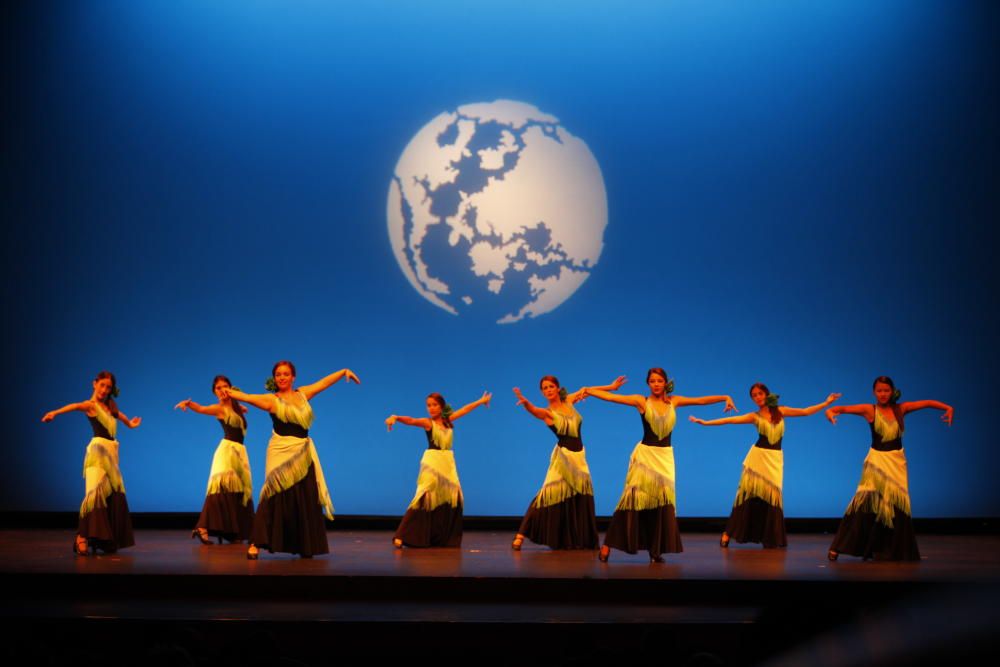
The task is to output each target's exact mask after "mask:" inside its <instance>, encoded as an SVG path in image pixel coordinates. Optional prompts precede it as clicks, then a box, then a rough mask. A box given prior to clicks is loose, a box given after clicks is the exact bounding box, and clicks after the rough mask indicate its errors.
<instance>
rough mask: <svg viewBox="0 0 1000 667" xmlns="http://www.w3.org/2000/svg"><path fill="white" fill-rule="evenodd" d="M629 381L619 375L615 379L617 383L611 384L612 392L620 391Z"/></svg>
mask: <svg viewBox="0 0 1000 667" xmlns="http://www.w3.org/2000/svg"><path fill="white" fill-rule="evenodd" d="M627 381H628V379H627V378H626V377H625V376H624V375H619V376H618V377H616V378H615V381H614V382H612V383H611V387H612V389H611V391H618V389H619V388H620V387H621V386H622V385H623V384H625V383H626V382H627Z"/></svg>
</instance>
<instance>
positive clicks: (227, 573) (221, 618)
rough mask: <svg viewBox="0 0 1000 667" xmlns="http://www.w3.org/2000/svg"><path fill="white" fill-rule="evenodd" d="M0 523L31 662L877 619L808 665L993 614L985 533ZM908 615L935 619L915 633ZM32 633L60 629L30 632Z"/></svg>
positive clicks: (706, 633)
mask: <svg viewBox="0 0 1000 667" xmlns="http://www.w3.org/2000/svg"><path fill="white" fill-rule="evenodd" d="M0 535H2V542H0V580H2V582H3V586H4V590H5V591H8V594H7V595H5V597H6V601H5V602H4V603H3V605H2V610H3V611H2V615H3V616H4V622H5V624H7V625H8V626H9V627H11V628H13V629H15V630H16V629H21V630H23V632H16V633H14V636H15V637H20V638H21V639H20V640H14V641H11V642H8V643H7V644H6V645H5V651H6V652H7V653H8V654H10V655H12V656H13V655H24V654H29V655H30V654H32V651H34V652H36V654H37V655H39V656H44V659H42V660H41V664H44V663H46V662H55V661H58V662H62V661H64V660H65V659H72V658H73V657H74V656H78V657H81V658H83V657H84V656H88V655H89V656H91V657H94V658H97V657H99V656H100V655H101V650H102V649H101V646H102V644H101V642H102V641H113V642H115V643H116V644H119V645H123V646H125V647H127V648H128V650H129V651H130V654H131V655H133V656H135V657H136V659H137V660H138V659H139V658H141V659H142V661H144V662H147V663H151V664H206V662H211V661H213V660H215V659H221V658H223V657H225V658H226V659H228V658H235V659H238V660H239V661H240V662H242V663H243V664H263V662H270V663H271V664H274V663H275V662H276V661H277V662H281V661H282V660H285V661H290V662H287V664H321V663H324V662H328V661H330V660H332V659H334V658H335V655H344V654H359V655H360V654H365V653H367V652H370V651H374V652H376V653H379V654H386V655H401V654H410V653H411V652H412V651H414V650H418V649H415V648H414V647H416V646H418V647H420V648H419V652H420V653H421V654H423V655H425V656H426V655H428V654H427V651H432V652H433V651H441V652H444V653H450V652H452V651H462V652H468V651H474V652H476V653H477V654H478V653H479V652H482V651H486V653H487V655H484V656H483V659H482V660H479V661H480V662H493V661H494V660H493V658H496V659H497V660H498V661H499V660H500V659H502V658H503V657H504V656H505V655H508V652H509V651H514V652H515V653H516V654H517V655H520V656H521V658H520V659H519V660H517V661H519V662H526V663H528V664H530V663H534V662H539V661H543V660H544V661H547V662H549V663H550V664H589V662H591V661H597V662H604V661H608V660H614V659H616V658H622V657H625V656H635V657H637V658H638V657H655V656H661V657H664V658H665V657H666V656H667V655H674V656H677V657H678V659H679V664H746V663H756V662H761V661H764V660H767V659H770V658H774V657H775V656H781V655H782V654H784V653H785V652H787V651H789V650H793V649H796V650H799V651H814V652H815V651H816V650H820V649H816V648H815V647H816V646H822V645H823V644H822V642H824V641H826V642H829V641H836V645H837V646H840V644H841V643H842V642H841V641H840V640H831V639H830V638H831V637H837V635H836V633H850V632H851V631H852V629H854V630H857V631H860V630H864V629H865V628H868V629H869V630H870V629H871V628H873V627H878V624H879V623H882V624H886V623H888V624H890V626H889V627H890V629H889V630H888V631H887V634H885V636H884V637H882V639H880V640H879V641H878V642H876V643H875V644H871V642H872V641H873V640H872V637H871V636H866V637H867V638H865V639H864V641H863V642H862V644H861V645H860V647H859V646H856V645H855V646H853V648H852V649H851V651H853V652H856V651H858V650H861V651H862V652H863V653H862V658H864V657H865V656H867V657H868V658H871V659H870V660H868V659H861V660H860V661H857V660H854V661H853V662H852V661H851V660H847V661H846V662H844V661H840V662H838V661H837V660H833V661H832V662H829V661H827V662H825V663H824V660H825V659H826V658H824V657H823V656H826V657H829V658H831V659H832V658H837V655H839V654H836V652H834V654H831V655H829V656H827V653H829V651H826V650H820V653H821V654H822V655H821V656H820V657H817V655H813V654H810V657H809V658H808V659H809V660H810V661H812V662H814V663H817V664H911V663H912V662H913V661H914V660H916V662H917V663H919V662H920V660H923V659H925V658H926V657H927V656H939V655H940V656H945V657H947V656H954V655H959V656H962V655H971V653H969V651H978V644H977V643H976V642H977V641H980V640H982V641H985V638H986V637H988V636H992V635H991V634H990V632H991V631H995V630H996V629H998V627H997V625H996V620H997V617H996V613H995V612H993V611H987V613H983V610H981V609H980V606H986V608H987V609H988V608H989V607H991V606H992V603H989V604H988V605H986V604H985V602H984V601H985V600H986V599H987V598H989V599H992V597H991V596H993V595H994V594H995V593H996V592H997V590H998V585H997V584H998V582H1000V559H998V557H997V553H998V548H1000V537H997V536H993V535H988V536H954V535H924V536H920V537H919V538H918V539H919V540H920V548H921V552H922V553H923V554H924V558H923V560H922V561H921V562H919V563H879V562H862V561H861V560H859V559H854V558H849V557H845V556H842V557H841V559H840V560H839V561H838V562H836V563H831V562H829V561H827V560H826V547H827V546H828V545H829V541H830V536H829V535H816V534H793V535H791V536H790V538H789V542H790V544H789V547H788V548H787V549H782V550H764V549H761V548H760V547H757V546H750V545H735V544H734V545H732V546H730V548H729V549H725V550H724V549H720V548H719V546H718V542H717V537H716V536H715V535H711V534H686V535H684V547H685V551H684V553H681V554H676V555H670V556H668V557H667V562H666V563H665V564H650V563H649V561H648V558H647V557H646V555H645V554H642V553H640V554H636V555H628V554H623V553H620V552H612V556H611V562H610V563H608V564H602V563H600V562H599V561H598V560H597V558H596V552H593V551H575V552H573V551H570V552H555V551H550V550H549V549H547V548H544V547H538V546H535V545H531V544H526V545H525V548H524V549H523V551H521V552H519V553H518V552H513V551H511V549H510V539H511V537H512V534H510V533H509V532H508V531H503V532H499V531H476V532H467V533H466V535H465V539H464V541H463V546H462V548H461V549H404V550H401V551H400V550H396V549H393V548H392V546H391V544H390V539H391V536H392V533H391V532H390V531H349V530H333V531H330V532H329V533H328V538H329V543H330V549H331V553H330V554H329V555H327V556H322V557H316V558H313V559H310V560H301V559H298V558H296V557H293V556H289V555H270V554H267V553H263V554H262V555H261V558H260V560H258V561H256V562H254V561H248V560H246V558H245V556H244V551H245V547H243V546H242V545H223V546H219V545H212V546H201V545H200V544H198V543H197V542H195V541H193V540H191V539H190V538H189V533H187V532H182V531H162V530H161V531H154V530H138V531H136V546H135V547H134V548H130V549H126V550H123V551H121V552H120V553H117V554H110V555H98V556H90V557H86V558H84V557H75V556H74V555H73V554H72V552H71V544H72V538H73V531H72V530H6V531H3V532H2V533H0ZM984 619H985V620H984ZM861 620H863V621H864V625H863V626H862V625H858V623H859V622H860V621H861ZM899 623H908V624H909V625H907V626H905V628H904V629H905V630H906V636H907V637H909V638H910V639H909V640H908V642H909V643H906V644H904V648H905V647H912V645H913V642H914V641H915V642H916V643H917V645H920V641H924V642H925V643H926V642H927V641H929V640H933V642H934V643H933V644H932V645H929V646H925V647H924V648H923V649H922V650H921V651H920V652H919V653H918V654H915V655H910V658H908V659H903V661H902V662H899V657H898V656H899V655H903V656H904V657H905V655H906V654H905V653H903V654H901V653H900V651H901V650H902V649H901V648H899V647H896V648H893V644H892V642H893V641H897V640H898V636H899V632H901V631H902V630H901V629H900V628H897V627H895V626H894V625H893V624H899ZM924 623H926V624H927V626H928V627H929V628H934V629H935V632H933V633H929V634H926V636H922V633H921V632H920V629H921V628H922V627H923V624H924ZM991 623H992V625H991ZM984 624H985V625H984ZM914 626H915V627H916V631H915V630H914ZM953 626H955V627H954V628H953ZM792 628H795V631H794V632H792V631H791V629H792ZM948 628H953V629H952V631H951V632H950V633H949V632H945V633H944V634H942V632H944V631H945V630H947V629H948ZM39 632H42V633H45V634H44V636H48V637H59V638H60V639H59V641H58V642H55V643H52V644H45V645H44V646H43V645H39V644H37V642H35V641H34V640H29V639H28V637H30V636H36V635H37V633H39ZM914 632H915V636H913V633H914ZM831 633H833V634H831ZM876 634H877V633H876ZM373 637H374V638H375V640H374V643H373ZM928 638H930V639H928ZM954 638H957V639H954ZM977 638H978V639H977ZM959 640H960V641H959ZM843 641H846V642H848V643H850V642H851V641H852V640H851V639H849V638H848V639H845V640H843ZM331 642H333V644H331ZM879 642H883V643H884V645H883V643H879ZM956 642H958V643H956ZM254 647H256V648H254ZM258 649H259V650H258ZM940 651H944V653H943V654H941V653H940ZM963 651H964V653H963ZM956 652H957V653H956ZM803 655H804V654H803ZM851 655H854V653H851ZM143 656H144V657H143ZM455 656H456V658H458V657H460V656H459V654H455ZM490 656H492V657H490ZM887 656H888V657H887ZM892 656H897V657H895V658H893V657H892ZM840 657H842V658H846V657H848V656H846V655H845V656H840ZM876 658H877V659H876ZM852 660H853V659H852ZM893 660H896V662H893ZM705 661H707V662H705ZM880 661H881V662H880Z"/></svg>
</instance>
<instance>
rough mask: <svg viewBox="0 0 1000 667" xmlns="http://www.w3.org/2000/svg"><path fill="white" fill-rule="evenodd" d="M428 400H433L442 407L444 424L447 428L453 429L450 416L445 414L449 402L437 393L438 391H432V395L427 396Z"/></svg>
mask: <svg viewBox="0 0 1000 667" xmlns="http://www.w3.org/2000/svg"><path fill="white" fill-rule="evenodd" d="M427 398H433V399H434V402H435V403H437V404H438V405H440V406H441V421H442V422H444V426H445V428H451V419H449V418H448V415H447V414H445V409H446V408H447V407H448V402H447V401H446V400H444V396H442V395H441V394H439V393H437V392H436V391H432V392H431V393H429V394H427ZM449 412H450V411H449Z"/></svg>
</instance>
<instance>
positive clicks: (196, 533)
mask: <svg viewBox="0 0 1000 667" xmlns="http://www.w3.org/2000/svg"><path fill="white" fill-rule="evenodd" d="M196 537H197V538H198V541H199V542H201V543H202V544H211V543H212V540H210V539H208V531H207V530H205V529H204V528H195V529H194V530H192V531H191V539H192V540H193V539H194V538H196Z"/></svg>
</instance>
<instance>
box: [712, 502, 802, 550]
mask: <svg viewBox="0 0 1000 667" xmlns="http://www.w3.org/2000/svg"><path fill="white" fill-rule="evenodd" d="M726 534H727V535H729V539H731V540H733V541H735V542H739V543H741V544H743V543H745V542H757V543H759V544H762V545H764V548H765V549H776V548H778V547H786V546H788V539H787V537H786V536H785V513H784V512H783V511H782V509H781V508H780V507H777V506H775V505H771V504H769V503H767V502H765V501H764V500H762V499H760V498H748V499H746V500H744V501H743V502H742V503H740V504H739V505H735V506H734V507H733V511H732V513H731V514H730V515H729V521H728V522H727V523H726Z"/></svg>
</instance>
